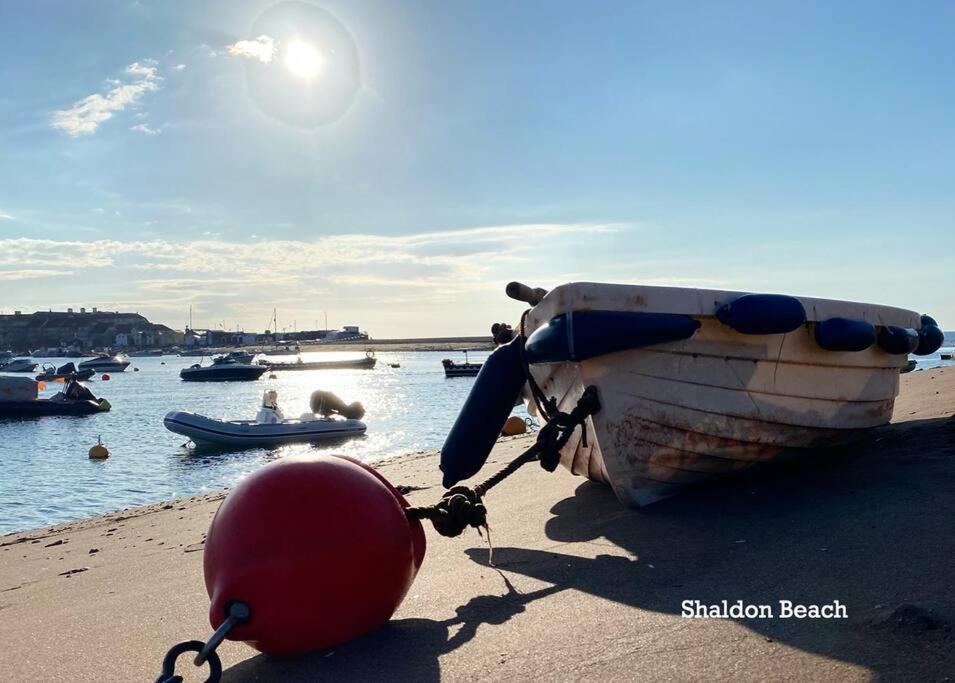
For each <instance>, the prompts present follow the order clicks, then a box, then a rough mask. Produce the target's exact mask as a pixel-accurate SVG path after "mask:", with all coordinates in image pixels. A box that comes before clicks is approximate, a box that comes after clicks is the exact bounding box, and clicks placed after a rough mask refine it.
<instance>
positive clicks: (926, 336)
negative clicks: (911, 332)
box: [912, 316, 945, 356]
mask: <svg viewBox="0 0 955 683" xmlns="http://www.w3.org/2000/svg"><path fill="white" fill-rule="evenodd" d="M925 318H928V316H923V321H924V319H925ZM929 320H931V318H929ZM944 342H945V335H944V334H943V333H942V330H941V329H940V328H939V327H937V326H936V325H924V326H923V327H922V329H921V330H919V344H918V346H916V347H915V351H913V352H912V353H914V354H915V355H916V356H927V355H929V354H930V353H935V352H936V351H938V350H939V348H940V347H941V346H942V344H943V343H944Z"/></svg>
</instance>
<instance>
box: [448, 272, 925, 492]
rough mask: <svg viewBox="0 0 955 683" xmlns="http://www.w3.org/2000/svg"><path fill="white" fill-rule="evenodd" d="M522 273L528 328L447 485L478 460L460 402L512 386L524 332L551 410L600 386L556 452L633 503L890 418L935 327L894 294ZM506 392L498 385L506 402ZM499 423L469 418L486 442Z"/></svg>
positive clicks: (455, 437)
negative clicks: (909, 368) (861, 295)
mask: <svg viewBox="0 0 955 683" xmlns="http://www.w3.org/2000/svg"><path fill="white" fill-rule="evenodd" d="M514 284H515V285H516V283H514ZM521 288H522V289H523V293H524V294H526V295H527V296H526V298H523V300H525V301H528V302H529V303H531V304H532V308H531V309H530V310H529V311H528V312H527V314H526V318H525V320H524V335H525V337H521V336H520V335H518V336H517V338H516V339H515V341H514V342H512V343H511V344H507V345H506V346H501V347H500V348H498V349H497V350H496V351H495V352H494V353H493V354H492V357H491V358H489V359H488V362H486V363H485V370H482V372H481V375H479V376H478V379H477V381H476V382H475V387H474V389H473V390H472V395H471V397H469V399H468V401H469V403H468V404H466V405H465V407H464V409H463V410H462V413H461V417H459V419H458V423H456V424H455V428H454V429H453V430H452V434H451V435H449V437H448V441H447V442H446V443H445V449H444V451H443V452H442V470H444V472H445V485H451V484H453V483H456V481H458V480H460V479H463V478H465V477H466V476H470V475H471V474H473V473H474V472H476V469H475V467H480V465H481V464H483V458H486V453H484V452H483V448H484V447H483V446H481V448H480V449H479V450H478V449H477V448H476V447H472V446H470V445H469V444H471V443H476V442H478V441H480V440H481V439H480V438H475V432H474V429H475V427H474V425H473V424H469V423H468V422H467V419H468V418H467V417H466V416H467V414H469V413H470V414H471V415H472V416H473V415H475V414H482V413H475V412H474V411H475V410H477V409H478V403H480V400H485V401H486V400H489V399H487V397H486V396H483V395H482V394H481V393H480V392H484V391H489V390H490V389H488V388H487V387H490V386H491V385H492V384H496V385H497V386H505V385H507V384H508V382H510V386H513V387H516V389H515V391H517V392H520V391H521V387H522V386H523V382H522V381H521V380H522V379H523V378H524V375H523V366H522V364H521V360H520V359H521V353H520V346H521V344H522V341H523V340H524V339H526V343H524V345H523V356H524V357H525V358H526V359H527V360H528V362H529V365H528V371H529V372H530V375H531V377H532V378H533V379H534V380H535V382H536V383H537V385H538V386H539V387H540V389H541V391H542V392H543V395H544V397H546V398H553V399H555V400H556V406H557V408H558V409H559V410H560V411H562V412H565V413H569V412H570V411H572V410H573V408H574V407H575V406H576V404H577V401H578V399H579V398H580V397H581V396H582V394H583V392H584V390H585V388H587V387H589V386H593V387H595V388H596V390H597V395H598V397H599V402H600V409H599V411H598V412H597V413H596V414H594V415H593V416H591V417H589V418H587V420H586V431H587V436H588V438H587V440H586V443H585V442H584V440H582V439H581V430H580V429H577V430H576V432H575V433H574V436H573V437H572V438H571V440H570V441H569V442H568V443H567V445H566V446H565V447H564V448H563V449H562V451H561V454H560V461H561V464H562V465H564V466H565V467H566V468H567V469H569V470H570V471H571V472H573V473H574V474H578V475H581V476H584V477H587V478H589V479H592V480H595V481H600V482H605V483H608V484H610V485H611V486H612V487H613V490H614V492H615V493H616V495H617V497H618V499H619V500H620V501H621V502H622V503H624V504H626V505H628V506H640V505H646V504H649V503H653V502H654V501H657V500H660V499H662V498H666V497H668V496H670V495H672V494H674V493H676V492H677V491H679V490H680V489H681V488H683V487H685V486H688V485H693V484H698V483H703V482H706V481H708V480H712V479H714V478H717V477H720V476H723V475H726V474H730V473H733V472H735V471H738V470H742V469H746V468H748V467H751V466H753V465H755V464H758V463H765V462H770V461H774V460H777V459H780V458H783V457H786V456H792V455H797V456H798V455H799V454H801V453H805V452H807V450H808V449H812V448H817V447H824V446H833V445H837V444H843V443H846V442H848V441H851V440H852V439H853V438H856V437H858V436H860V435H862V434H864V433H865V432H866V431H867V430H870V429H872V428H873V427H877V426H879V425H882V424H885V423H887V422H888V421H889V420H890V419H891V417H892V409H893V404H894V400H895V396H896V394H897V393H898V387H899V372H900V370H901V369H902V368H904V367H905V366H906V364H907V361H908V354H909V353H916V354H918V355H926V354H930V353H933V352H934V351H936V350H937V349H938V346H939V345H941V342H942V332H941V330H939V328H938V326H937V324H936V323H935V321H934V320H932V319H931V318H930V317H928V316H920V315H919V314H918V313H915V312H913V311H908V310H903V309H899V308H893V307H889V306H879V305H871V304H862V303H853V302H846V301H835V300H829V299H815V298H808V297H789V296H785V295H758V294H756V295H754V294H746V293H743V292H731V291H718V290H703V289H685V288H678V287H650V286H637V285H613V284H598V283H589V282H581V283H572V284H566V285H562V286H559V287H557V288H556V289H554V290H552V291H550V292H549V293H544V292H542V290H537V292H536V294H535V295H534V296H530V293H531V292H532V291H533V290H530V289H529V288H526V287H523V286H518V289H521ZM510 291H511V288H510V287H509V292H510ZM544 294H546V295H544ZM516 298H522V297H516ZM518 330H519V328H517V327H515V331H518ZM512 347H513V348H517V349H518V351H511V350H510V349H512ZM498 354H502V355H501V356H498ZM504 354H508V355H507V356H505V355H504ZM496 356H497V357H498V360H495V361H494V362H493V363H492V360H493V359H494V358H495V357H496ZM511 357H514V358H516V359H517V360H508V359H509V358H511ZM501 359H504V360H501ZM504 361H506V363H505V362H504ZM489 365H490V366H493V367H492V368H491V369H490V370H488V369H487V368H488V366H489ZM506 365H509V366H510V369H508V370H506V373H510V375H513V374H514V373H520V374H521V377H519V378H518V380H517V383H516V384H515V383H514V382H513V381H511V380H507V381H503V380H502V378H503V375H500V374H499V375H498V376H495V374H494V373H500V372H502V371H501V370H499V369H498V368H499V367H504V366H506ZM515 365H516V369H515V367H514V366H515ZM485 373H487V375H488V381H487V382H482V380H483V378H484V377H485ZM504 393H507V391H505V392H504ZM523 394H524V396H525V400H526V401H527V403H528V411H529V412H530V413H531V414H532V415H536V416H538V417H543V416H541V415H540V414H539V413H540V411H539V410H538V406H537V405H536V402H535V401H534V400H532V399H531V397H530V396H529V395H528V391H527V388H526V387H525V388H524V389H523ZM482 396H483V398H482ZM512 399H513V395H511V396H506V395H505V396H501V397H500V399H497V400H498V403H499V405H500V415H501V416H503V417H506V416H507V414H508V413H509V411H510V408H509V405H508V404H509V402H510V401H511V400H512ZM491 412H493V411H491ZM472 419H473V418H472ZM502 419H503V418H502ZM495 421H496V418H495ZM459 424H460V427H459ZM499 427H500V425H497V424H490V425H488V426H487V427H486V428H485V427H480V429H482V430H484V432H486V433H487V434H488V435H490V438H491V442H493V438H494V436H496V433H497V432H496V430H497V429H499ZM481 438H483V437H481ZM469 449H470V453H469V452H468V451H469ZM455 451H460V452H462V453H463V455H454V452H455ZM462 458H463V460H462ZM468 459H470V460H471V461H470V462H466V461H467V460H468ZM478 461H480V462H478Z"/></svg>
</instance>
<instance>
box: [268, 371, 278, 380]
mask: <svg viewBox="0 0 955 683" xmlns="http://www.w3.org/2000/svg"><path fill="white" fill-rule="evenodd" d="M278 378H279V376H278V375H276V374H275V373H274V372H273V373H272V374H271V375H269V379H278Z"/></svg>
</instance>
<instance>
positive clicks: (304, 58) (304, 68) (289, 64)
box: [285, 40, 325, 80]
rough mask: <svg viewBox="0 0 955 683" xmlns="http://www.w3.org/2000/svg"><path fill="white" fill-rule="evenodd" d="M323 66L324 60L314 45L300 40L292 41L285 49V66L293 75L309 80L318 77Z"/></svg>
mask: <svg viewBox="0 0 955 683" xmlns="http://www.w3.org/2000/svg"><path fill="white" fill-rule="evenodd" d="M324 64H325V58H324V57H322V53H321V52H319V51H318V50H317V49H316V48H315V46H314V45H311V44H309V43H305V42H303V41H301V40H293V41H292V42H291V43H289V46H288V47H287V48H286V49H285V66H286V68H288V70H289V71H291V72H292V74H293V75H295V76H297V77H299V78H301V79H304V80H310V79H312V78H314V77H315V76H316V75H318V72H319V71H321V70H322V66H323V65H324Z"/></svg>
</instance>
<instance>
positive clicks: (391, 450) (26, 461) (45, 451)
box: [0, 351, 526, 533]
mask: <svg viewBox="0 0 955 683" xmlns="http://www.w3.org/2000/svg"><path fill="white" fill-rule="evenodd" d="M486 355H487V354H486V353H485V354H480V353H475V354H472V355H471V360H472V361H475V362H480V361H481V360H483V357H486ZM459 356H461V354H460V353H454V352H449V351H437V352H404V353H398V352H396V353H385V352H382V353H378V354H377V358H378V364H377V366H376V367H375V368H374V369H372V370H313V371H294V372H276V373H275V376H276V378H275V379H269V375H268V373H267V374H265V375H263V376H262V378H261V379H260V380H258V381H255V382H183V381H181V380H180V379H179V370H180V369H182V368H183V367H188V366H189V365H192V364H193V363H196V362H198V361H199V360H200V359H198V358H180V357H178V356H164V357H162V358H133V359H131V360H132V361H133V362H132V365H130V367H129V368H127V370H126V371H125V372H114V373H109V374H110V377H111V379H110V380H109V381H103V380H102V379H101V378H100V377H99V376H96V377H94V379H93V380H92V381H90V382H88V383H86V386H87V387H89V389H90V390H91V391H92V392H93V393H94V394H95V395H96V396H97V397H103V398H106V399H107V400H108V401H109V402H110V403H111V404H112V406H113V409H112V410H111V411H110V412H108V413H101V414H98V415H92V416H88V417H44V418H38V419H30V420H0V463H2V467H3V469H2V473H0V533H6V532H10V531H16V530H22V529H29V528H34V527H37V526H44V525H47V524H54V523H57V522H63V521H66V520H71V519H77V518H81V517H86V516H89V515H95V514H99V513H102V512H107V511H110V510H117V509H122V508H124V507H130V506H134V505H144V504H147V503H154V502H158V501H161V500H167V499H170V498H174V497H178V496H188V495H192V494H196V493H202V492H204V491H211V490H217V489H221V488H223V487H227V486H232V485H234V484H235V483H236V482H237V481H239V480H240V479H241V478H242V477H244V476H246V475H248V474H249V473H250V472H253V471H255V470H256V469H257V468H259V467H261V466H262V465H264V464H265V463H267V462H269V461H271V460H274V459H276V458H281V457H284V456H288V455H293V454H302V453H336V454H345V455H350V456H353V457H356V458H359V459H361V460H363V461H366V462H372V461H376V460H381V459H383V458H389V457H393V456H396V455H402V454H405V453H413V452H418V451H425V450H431V449H436V448H440V447H441V444H442V443H443V442H444V437H445V436H446V435H447V433H448V431H449V430H450V428H451V425H452V424H453V423H454V420H455V418H456V417H457V414H458V411H459V409H460V407H461V405H462V404H463V403H464V399H465V398H466V396H467V393H468V391H469V390H470V388H471V385H472V384H473V383H474V378H472V377H460V378H453V379H446V378H445V376H444V369H443V367H442V365H441V360H442V359H443V358H447V357H451V358H453V359H454V360H455V361H457V362H463V360H464V358H463V356H461V357H459ZM358 357H361V353H331V352H321V353H306V354H303V360H305V361H312V360H339V359H346V358H358ZM66 360H67V359H52V360H50V359H43V360H42V361H41V362H53V363H56V364H57V365H62V364H63V363H65V362H66ZM273 360H275V361H276V362H283V363H288V362H294V361H295V357H294V356H279V357H275V358H274V359H273ZM204 363H206V364H207V363H208V360H206V361H204ZM392 363H398V364H400V366H401V367H398V368H392V367H390V365H391V364H392ZM134 368H138V369H139V371H138V372H136V371H134ZM22 376H29V375H22ZM62 387H63V385H62V384H56V383H52V382H51V383H49V384H48V388H47V390H46V391H45V392H44V393H43V395H44V396H50V395H52V394H54V393H55V392H56V391H58V390H60V389H62ZM266 389H275V390H277V391H278V395H279V405H280V406H281V407H282V409H283V411H284V412H285V415H286V416H287V417H298V416H299V415H300V414H302V413H303V412H306V411H308V404H309V396H310V395H311V393H312V392H313V391H314V390H316V389H327V390H330V391H333V392H334V393H335V394H337V395H338V396H340V397H341V398H342V399H343V400H345V401H347V402H349V403H350V402H352V401H361V402H362V403H363V404H364V405H365V409H366V410H367V414H366V415H365V417H364V422H365V423H366V424H367V425H368V432H367V435H366V436H364V437H359V438H356V439H353V440H350V441H347V442H344V443H336V444H334V445H329V446H321V445H310V444H293V445H287V446H282V447H279V448H275V449H264V448H252V449H248V450H240V451H228V452H221V451H219V452H209V451H202V450H194V449H191V448H189V447H185V446H184V445H183V444H184V442H186V441H187V439H186V437H184V436H181V435H178V434H173V433H172V432H170V431H167V430H166V428H165V427H164V426H163V416H164V415H165V414H166V413H167V412H168V411H170V410H188V411H192V412H195V413H200V414H202V415H207V416H209V417H214V418H221V419H232V420H240V419H254V418H255V415H256V413H257V412H258V409H259V406H260V405H261V402H262V393H263V392H264V391H265V390H266ZM515 414H519V415H521V416H526V412H524V411H523V409H521V408H518V409H516V410H515ZM100 436H102V439H103V443H104V444H105V445H106V446H107V447H108V448H109V451H110V457H109V459H107V460H103V461H96V460H90V459H89V457H88V452H89V449H90V447H91V446H92V445H93V444H95V443H96V442H97V439H98V438H99V437H100ZM434 466H435V467H436V468H437V462H435V463H434ZM396 483H398V484H400V483H401V482H396Z"/></svg>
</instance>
